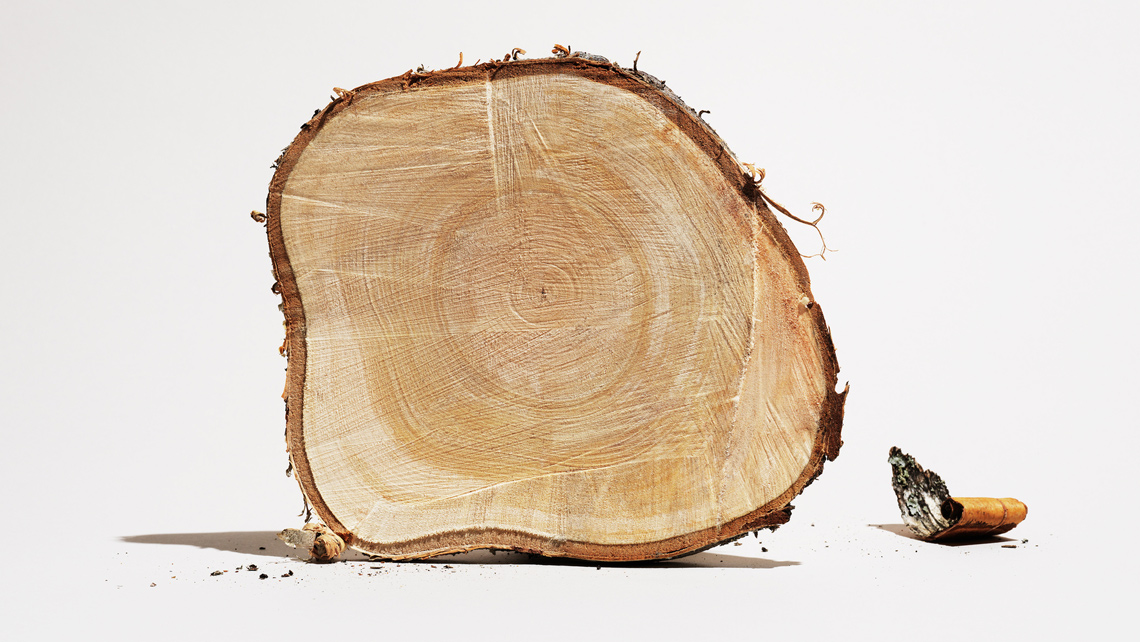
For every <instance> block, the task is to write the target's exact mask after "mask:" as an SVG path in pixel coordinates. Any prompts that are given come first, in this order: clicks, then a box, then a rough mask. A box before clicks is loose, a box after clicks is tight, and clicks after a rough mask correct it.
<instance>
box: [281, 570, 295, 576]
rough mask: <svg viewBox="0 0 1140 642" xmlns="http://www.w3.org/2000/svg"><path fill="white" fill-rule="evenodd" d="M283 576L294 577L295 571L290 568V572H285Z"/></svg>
mask: <svg viewBox="0 0 1140 642" xmlns="http://www.w3.org/2000/svg"><path fill="white" fill-rule="evenodd" d="M281 577H293V571H292V570H290V571H289V572H288V573H285V574H284V575H282V576H281Z"/></svg>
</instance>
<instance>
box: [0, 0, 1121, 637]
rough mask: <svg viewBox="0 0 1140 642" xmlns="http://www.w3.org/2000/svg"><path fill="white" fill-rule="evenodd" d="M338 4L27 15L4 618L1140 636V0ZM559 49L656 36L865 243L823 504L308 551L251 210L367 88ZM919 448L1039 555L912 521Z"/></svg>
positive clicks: (397, 630)
mask: <svg viewBox="0 0 1140 642" xmlns="http://www.w3.org/2000/svg"><path fill="white" fill-rule="evenodd" d="M334 4H335V3H293V4H286V3H273V4H269V3H267V4H265V5H249V4H240V3H236V4H231V3H210V2H195V3H126V2H123V3H105V4H101V5H100V4H95V3H78V2H76V3H51V2H44V3H17V4H13V5H12V6H9V7H5V18H4V20H3V21H2V22H0V60H2V61H3V62H2V63H0V99H2V100H0V105H2V106H0V110H2V111H0V117H2V118H3V122H4V123H5V124H6V125H7V130H6V132H5V134H4V137H3V143H0V149H2V150H3V152H4V153H3V154H2V155H0V212H2V215H3V220H4V232H3V233H2V234H0V270H2V274H3V277H2V278H0V301H3V302H4V303H3V306H4V307H3V316H2V317H0V337H2V339H0V341H2V342H3V343H2V345H0V348H2V350H3V354H4V359H3V362H2V363H3V365H2V366H0V383H2V386H0V425H2V426H3V428H4V436H5V439H6V444H5V448H4V450H3V452H2V454H0V471H2V472H0V475H2V481H3V484H4V487H5V489H6V491H7V499H8V506H9V508H10V511H9V520H8V527H9V531H8V533H7V537H8V541H7V542H6V545H5V552H6V555H5V561H4V562H3V566H0V568H3V582H2V584H0V586H2V588H0V591H2V593H0V598H2V599H0V604H3V606H0V619H2V620H3V621H4V625H3V626H4V628H5V629H7V630H11V629H14V630H15V631H16V632H18V633H20V635H19V636H17V637H18V638H20V639H25V638H41V639H51V638H54V637H58V636H59V635H62V634H64V633H69V634H73V635H74V634H77V633H86V632H91V631H103V630H106V627H108V626H114V627H116V628H117V630H118V631H119V632H120V633H121V637H122V638H123V639H142V638H147V639H151V638H156V637H160V636H161V637H174V638H180V637H181V638H197V637H201V636H202V635H213V636H227V637H228V636H232V635H233V634H235V633H239V632H240V633H251V634H259V635H260V634H279V635H302V634H308V635H319V636H324V637H329V636H332V637H336V638H340V637H341V636H343V635H347V634H349V633H351V632H353V631H358V632H359V631H367V632H369V633H370V634H372V635H375V634H377V632H380V633H382V634H383V635H384V636H385V637H387V638H390V639H410V638H413V637H414V636H416V635H417V634H418V635H420V636H421V637H424V638H429V639H430V638H434V637H439V636H442V635H445V634H447V635H450V636H451V637H458V636H463V637H470V638H472V639H482V638H492V637H495V638H498V637H505V638H510V637H516V636H517V637H521V636H522V635H528V636H529V637H562V638H569V637H582V634H584V633H586V632H590V633H592V634H593V635H594V637H598V638H620V637H633V634H634V633H636V632H638V631H639V630H644V631H647V632H648V633H649V634H655V635H656V636H657V637H661V638H674V639H676V638H684V637H689V638H700V639H703V638H706V637H709V636H711V634H717V633H723V634H732V635H747V636H749V637H750V638H751V637H756V638H763V637H769V636H770V635H773V634H781V635H795V636H797V638H801V637H802V638H809V639H810V638H822V637H828V636H830V635H831V634H840V635H842V636H843V637H848V638H878V639H882V638H888V637H899V636H903V635H906V633H905V632H906V631H908V630H909V628H908V627H915V626H920V625H921V626H923V627H929V626H932V625H937V626H939V627H943V628H935V629H933V632H932V633H930V634H929V635H928V636H927V637H929V638H930V639H946V638H948V637H949V633H950V631H951V629H952V628H954V627H955V626H959V625H961V626H969V627H970V628H971V630H972V631H973V632H974V633H975V634H977V635H980V636H981V637H983V638H986V639H996V638H999V637H1006V638H1008V637H1009V636H1010V635H1014V634H1015V633H1016V631H1018V630H1021V631H1022V632H1023V633H1021V634H1020V636H1024V637H1032V638H1034V639H1060V638H1065V637H1071V636H1072V635H1073V634H1080V635H1082V636H1086V635H1087V636H1094V637H1095V636H1096V635H1097V634H1099V635H1100V636H1102V637H1103V636H1106V635H1107V636H1124V633H1123V632H1122V629H1121V627H1124V626H1127V625H1128V622H1129V620H1128V619H1127V616H1128V612H1127V611H1125V600H1126V598H1129V599H1128V602H1129V603H1131V601H1132V599H1131V598H1134V596H1135V579H1134V578H1135V577H1136V572H1137V570H1138V569H1137V564H1136V561H1135V553H1134V551H1133V549H1132V547H1131V545H1130V536H1131V534H1132V533H1133V532H1134V531H1135V530H1136V527H1137V523H1136V521H1137V520H1136V518H1135V516H1134V515H1135V512H1134V511H1132V510H1128V509H1120V510H1118V511H1117V512H1116V514H1115V515H1111V516H1108V515H1106V511H1108V510H1109V509H1110V507H1111V504H1112V503H1114V502H1118V501H1119V502H1124V501H1125V498H1127V497H1128V496H1129V493H1130V491H1134V490H1135V487H1136V483H1135V481H1133V478H1132V477H1130V476H1129V469H1130V468H1132V465H1131V464H1130V463H1129V461H1130V458H1131V457H1133V456H1135V454H1136V446H1137V437H1136V432H1137V428H1138V426H1137V424H1138V422H1137V419H1136V416H1135V413H1134V411H1133V408H1132V406H1133V405H1134V404H1133V399H1132V397H1131V395H1132V394H1135V393H1134V391H1135V389H1136V388H1137V386H1136V384H1137V377H1136V375H1135V374H1134V373H1135V367H1136V366H1135V364H1136V357H1137V344H1136V339H1135V329H1136V297H1137V293H1138V288H1137V283H1136V276H1135V275H1136V273H1137V267H1138V266H1137V260H1136V250H1135V247H1134V246H1135V245H1136V243H1137V235H1138V234H1137V233H1138V232H1140V216H1137V211H1136V210H1137V208H1136V205H1135V200H1136V197H1135V195H1134V194H1133V193H1132V191H1133V189H1132V188H1133V187H1134V185H1135V181H1136V176H1137V170H1138V169H1140V168H1138V167H1137V164H1138V163H1137V160H1136V159H1137V155H1136V149H1137V148H1138V147H1140V145H1138V143H1140V128H1138V127H1137V124H1136V114H1138V113H1140V96H1138V93H1140V83H1137V82H1136V79H1137V78H1138V77H1140V73H1138V71H1140V70H1138V62H1140V55H1138V50H1137V45H1136V44H1134V43H1135V39H1134V35H1133V33H1132V30H1133V27H1134V25H1135V24H1136V23H1137V18H1140V11H1138V10H1137V9H1135V8H1133V7H1132V6H1131V5H1129V4H1127V3H1096V2H1093V3H1081V4H1079V5H1078V4H1070V3H1040V2H1037V3H1012V2H1002V3H993V2H959V3H937V4H935V3H797V4H796V5H795V6H794V7H791V6H782V5H789V4H790V3H752V4H748V5H743V4H736V3H732V4H726V5H723V6H720V5H716V4H715V3H700V12H699V13H698V14H696V15H689V14H687V13H686V9H687V8H691V7H693V6H694V5H691V4H684V5H681V4H678V5H677V6H675V7H670V6H667V5H664V4H661V3H658V4H651V3H644V4H640V5H633V4H618V3H612V2H608V3H597V4H596V5H594V8H596V9H597V12H596V13H593V14H589V13H582V12H581V10H582V9H584V8H586V7H588V6H590V3H584V2H583V3H563V4H558V5H554V6H553V7H551V8H542V7H539V6H536V5H530V4H520V3H516V4H488V3H467V4H464V5H461V7H459V8H441V7H436V6H416V5H415V3H400V4H398V5H394V6H389V7H386V6H383V5H382V4H381V3H375V2H371V3H359V4H356V5H346V6H345V7H344V8H334ZM556 42H557V43H561V44H566V45H570V46H571V47H573V48H574V49H580V50H587V51H591V52H593V53H598V54H601V55H605V56H609V57H611V59H614V60H616V61H617V62H619V63H621V64H624V65H629V64H630V63H631V62H632V60H633V56H634V54H635V53H636V52H637V51H639V50H640V51H641V52H642V53H641V59H640V61H639V64H638V66H639V68H641V69H644V70H646V71H649V72H650V73H653V74H655V75H657V76H659V77H660V78H663V79H665V80H666V81H667V82H668V84H669V86H670V87H672V88H674V89H675V90H676V91H677V92H678V93H679V94H680V95H681V96H682V97H683V98H684V99H685V100H686V101H687V102H688V103H689V104H690V105H692V106H693V107H694V108H697V109H709V110H711V113H710V114H707V115H706V119H707V120H708V122H709V123H710V124H711V125H712V126H713V127H715V128H716V129H717V131H718V133H719V134H720V135H721V136H722V137H723V138H724V139H725V140H726V141H727V142H728V144H729V145H730V146H731V147H732V149H733V150H734V151H735V152H736V154H737V155H738V156H739V157H740V158H741V159H742V160H744V161H749V162H755V163H757V164H758V165H759V166H762V167H765V168H766V169H767V170H768V178H767V179H766V180H765V185H766V187H767V190H768V193H769V194H770V195H771V196H772V197H773V198H775V199H777V200H778V201H780V202H782V203H784V204H785V205H787V206H789V207H791V208H793V210H795V211H797V212H800V213H804V214H806V213H807V212H808V211H809V203H810V202H811V201H820V202H823V203H824V204H825V205H827V206H828V212H829V213H828V215H827V217H826V218H825V219H824V222H823V224H822V228H823V231H824V233H825V234H826V235H827V241H828V244H829V245H830V246H831V247H833V248H835V249H838V250H839V252H837V253H833V254H829V255H828V258H827V261H826V262H822V261H820V260H819V259H813V260H811V261H810V262H809V269H810V270H811V272H812V277H813V285H814V291H815V295H816V298H817V300H818V301H819V302H820V303H821V304H822V305H823V307H824V311H825V313H826V315H827V319H828V321H829V323H830V325H831V328H832V332H833V335H834V339H835V342H836V345H837V347H838V351H839V359H840V363H841V365H842V367H843V371H842V372H841V374H840V377H841V380H842V381H850V382H851V394H850V397H849V399H848V403H847V421H846V424H845V426H844V440H845V442H846V445H845V446H844V448H843V451H842V453H841V456H840V458H839V460H838V461H836V462H834V463H832V464H829V465H828V466H827V468H826V470H825V472H824V475H823V476H822V478H820V479H819V480H818V481H817V482H816V483H815V484H814V485H812V486H811V487H809V488H808V489H807V491H806V492H805V493H804V495H803V496H801V497H800V498H798V499H797V500H796V501H795V505H796V506H797V509H796V511H795V513H794V515H793V520H792V522H791V524H789V525H788V526H786V527H784V528H782V529H781V530H779V531H777V532H775V533H770V534H767V533H766V534H765V535H764V536H763V540H761V541H759V542H758V541H756V540H753V539H748V540H745V541H744V543H743V545H741V546H733V545H731V544H730V545H728V546H725V547H721V548H717V549H714V550H711V551H709V552H707V553H704V554H701V555H699V556H696V557H692V558H686V559H683V560H680V561H677V562H675V563H671V564H664V565H634V566H628V567H626V566H607V567H603V568H602V569H601V570H597V569H596V568H595V567H594V566H592V565H573V564H557V563H554V564H550V563H541V562H539V563H534V562H530V561H527V560H525V559H524V558H522V557H521V556H504V555H502V554H500V555H496V556H494V557H491V556H489V555H487V554H480V555H475V556H473V557H471V558H468V559H467V560H466V562H467V563H463V564H458V563H456V562H454V561H450V562H449V561H446V560H440V561H438V562H435V564H437V566H438V567H440V568H434V569H433V568H431V564H426V565H425V564H410V565H400V566H395V565H391V564H385V565H379V566H382V568H381V569H380V570H373V569H371V568H370V566H373V565H374V564H367V563H365V564H357V563H347V564H342V565H338V566H328V567H318V566H312V565H304V564H301V563H299V562H294V561H290V558H288V557H287V556H286V554H285V553H284V552H283V551H281V550H279V548H278V547H277V544H276V543H275V542H274V541H273V540H272V537H271V533H272V532H274V531H276V530H278V529H280V528H283V527H285V526H297V525H299V523H300V520H298V519H297V518H296V517H295V515H296V514H297V511H298V509H299V508H300V497H299V493H298V492H297V489H296V486H295V484H294V482H293V481H292V480H289V479H286V478H285V477H284V476H283V471H284V468H285V463H286V462H285V453H284V444H283V439H282V432H283V428H284V420H283V413H282V404H281V402H280V400H279V398H278V395H279V394H280V390H281V387H282V385H283V382H284V379H283V374H284V373H283V367H284V361H283V360H282V359H280V358H278V357H277V356H276V355H275V352H276V347H277V345H278V344H279V342H280V339H281V336H282V330H281V325H280V321H281V317H280V315H279V313H278V312H277V310H276V297H275V296H274V295H272V294H271V293H270V292H269V285H270V283H271V282H272V278H271V276H270V267H269V260H268V258H267V256H266V254H267V245H266V242H265V237H264V232H263V230H262V228H261V227H260V226H258V225H255V224H254V223H253V222H251V221H250V220H249V218H248V212H249V210H251V209H259V210H263V209H264V201H265V194H266V190H267V185H268V181H269V178H270V176H271V174H272V172H271V170H270V169H269V165H270V163H272V162H273V160H274V158H275V157H276V156H277V152H278V150H280V149H281V148H282V147H284V146H286V145H287V144H288V143H289V142H290V140H291V139H292V137H293V136H294V135H295V133H296V131H297V127H298V125H300V123H301V122H303V121H304V120H306V119H307V118H308V117H309V115H310V114H311V113H312V110H313V109H315V108H317V107H321V106H323V105H324V104H325V103H326V102H327V100H328V96H329V94H330V93H331V88H332V87H333V86H334V85H335V86H339V87H346V88H348V87H353V86H356V85H360V84H363V83H365V82H369V81H373V80H378V79H382V78H386V77H389V76H393V75H398V74H400V73H402V72H403V71H405V70H407V69H408V68H414V67H415V66H417V65H419V64H421V63H422V64H424V65H426V66H428V67H435V68H439V67H447V66H451V65H454V64H455V63H456V61H457V60H458V52H459V51H463V52H464V61H465V62H467V63H470V62H474V61H475V60H476V59H478V58H484V59H486V58H489V57H492V56H496V55H497V56H500V57H501V56H502V55H503V54H504V53H506V52H507V51H509V50H510V48H511V47H516V46H518V47H523V48H524V49H527V50H528V51H529V52H530V54H531V56H544V55H546V52H547V51H549V49H550V47H551V46H552V45H553V44H554V43H556ZM787 227H788V228H789V230H790V232H791V233H792V234H793V237H794V238H795V239H796V240H797V242H799V243H800V244H801V248H802V249H803V250H804V251H805V253H811V252H814V251H815V250H816V248H817V243H818V239H817V238H815V236H814V232H813V231H812V230H810V229H806V228H802V227H800V226H796V225H795V224H794V223H790V222H789V223H788V224H787ZM891 445H898V446H900V447H901V448H903V449H904V450H905V451H907V452H909V453H911V454H913V455H915V456H916V457H917V458H918V460H919V461H920V462H921V463H923V464H924V465H926V466H928V467H930V468H932V469H934V470H936V471H938V472H939V473H941V474H942V475H943V477H944V478H945V479H946V480H947V482H948V483H949V485H950V489H951V491H952V492H954V493H955V494H959V495H976V494H983V495H1007V496H1014V497H1018V498H1020V499H1022V500H1024V501H1025V502H1026V503H1027V504H1028V505H1029V508H1030V511H1029V517H1028V519H1027V521H1026V522H1025V523H1024V524H1023V525H1022V526H1021V527H1019V528H1018V529H1017V530H1015V531H1013V532H1012V533H1010V534H1009V537H1010V538H1011V539H1012V540H1013V542H1016V543H1017V546H1018V548H1016V549H1006V548H1002V545H1003V544H1004V543H1006V542H997V543H989V544H980V545H976V546H966V547H942V546H937V545H930V544H923V543H919V542H915V541H913V540H911V539H908V538H906V537H905V536H902V535H900V534H898V533H897V532H896V530H895V527H893V526H889V525H892V524H898V523H899V521H900V520H899V517H898V514H897V509H896V507H895V506H894V497H893V495H892V493H891V491H890V487H889V467H888V465H887V463H886V455H887V450H888V448H889V447H890V446H891ZM813 523H814V524H815V526H814V527H813V526H811V524H813ZM869 524H872V525H874V524H886V525H888V527H887V528H886V529H884V528H878V527H875V526H868V525H869ZM218 532H222V533H226V532H233V533H237V534H238V535H236V536H234V539H236V543H233V544H231V543H230V540H229V539H228V538H226V537H221V536H217V535H212V533H218ZM203 534H204V535H203ZM140 537H141V539H140ZM124 538H127V539H124ZM130 538H135V539H130ZM1022 538H1027V539H1028V540H1029V542H1028V543H1027V544H1025V545H1022V544H1021V543H1020V540H1021V539H1022ZM145 542H154V543H145ZM259 542H264V543H259ZM1013 542H1009V543H1013ZM262 545H264V546H266V547H267V550H266V551H260V550H258V546H262ZM761 545H763V546H766V547H768V548H769V551H768V552H767V553H765V552H763V551H761V550H760V548H759V547H760V546H761ZM234 548H236V549H237V550H236V551H235V550H231V549H234ZM484 561H489V562H491V563H489V564H484V563H482V562H484ZM251 563H253V564H257V565H258V566H260V567H261V568H262V569H264V570H265V571H268V574H270V575H273V576H274V577H273V579H270V580H264V581H262V580H258V579H257V575H258V573H252V572H248V571H241V572H238V571H236V570H234V569H236V567H238V566H239V565H241V566H245V565H247V564H251ZM449 563H450V564H453V565H455V568H454V569H443V568H441V567H442V565H443V564H449ZM220 569H229V570H230V572H228V573H226V574H224V575H223V576H221V577H211V576H210V575H209V572H210V571H212V570H220ZM285 569H292V570H294V571H295V575H294V576H293V577H292V578H286V579H281V578H279V577H277V576H279V575H280V574H281V573H283V572H284V571H285ZM151 583H154V584H155V586H154V587H151V586H150V585H151ZM971 613H972V614H973V615H972V616H970V615H969V614H971ZM326 614H329V615H338V614H339V615H344V616H352V617H350V618H344V619H339V620H335V619H334V620H327V621H322V620H321V618H322V617H323V616H325V615H326ZM962 617H975V618H977V619H978V620H980V621H978V622H977V623H976V624H974V623H970V624H968V625H965V624H959V623H960V622H961V620H960V618H962ZM639 627H645V628H644V629H639ZM926 630H927V631H930V629H929V628H927V629H926ZM1025 632H1028V634H1026V633H1025ZM638 637H640V635H639V636H638ZM13 639H16V638H13Z"/></svg>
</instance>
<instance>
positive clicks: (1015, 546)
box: [1001, 544, 1017, 548]
mask: <svg viewBox="0 0 1140 642" xmlns="http://www.w3.org/2000/svg"><path fill="white" fill-rule="evenodd" d="M1001 547H1002V548H1017V544H1002V545H1001Z"/></svg>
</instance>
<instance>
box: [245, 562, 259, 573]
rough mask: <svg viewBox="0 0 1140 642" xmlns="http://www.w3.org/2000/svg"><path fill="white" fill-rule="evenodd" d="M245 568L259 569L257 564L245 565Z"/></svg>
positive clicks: (248, 569)
mask: <svg viewBox="0 0 1140 642" xmlns="http://www.w3.org/2000/svg"><path fill="white" fill-rule="evenodd" d="M245 570H247V571H256V570H257V564H250V565H249V566H247V567H245Z"/></svg>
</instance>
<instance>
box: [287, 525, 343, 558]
mask: <svg viewBox="0 0 1140 642" xmlns="http://www.w3.org/2000/svg"><path fill="white" fill-rule="evenodd" d="M277 539H279V540H281V541H282V542H285V543H286V544H287V545H289V546H292V547H293V548H299V549H301V550H303V551H307V552H308V553H309V558H310V559H312V560H313V561H314V562H332V561H334V560H335V559H336V558H337V557H340V554H341V553H343V552H344V540H343V539H341V538H340V536H339V535H337V534H336V533H334V532H332V531H331V530H329V529H328V527H327V526H325V525H324V524H305V525H304V526H303V527H301V528H300V530H298V529H296V528H286V529H285V530H283V531H281V532H280V533H277Z"/></svg>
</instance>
